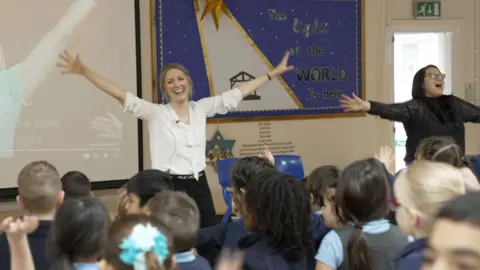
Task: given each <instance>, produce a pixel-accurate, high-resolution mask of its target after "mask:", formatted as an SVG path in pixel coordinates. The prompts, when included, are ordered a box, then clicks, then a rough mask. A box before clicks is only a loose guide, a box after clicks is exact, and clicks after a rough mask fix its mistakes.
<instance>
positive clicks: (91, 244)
mask: <svg viewBox="0 0 480 270" xmlns="http://www.w3.org/2000/svg"><path fill="white" fill-rule="evenodd" d="M109 225H110V216H109V213H108V210H107V208H106V207H105V205H104V204H103V202H101V201H100V200H99V199H97V198H94V197H83V198H77V199H67V200H65V201H64V203H63V204H62V205H61V206H60V207H59V208H58V211H57V213H56V216H55V220H54V221H53V224H52V227H51V230H50V239H49V241H48V242H47V243H48V250H49V255H50V257H51V258H52V259H54V260H55V262H54V264H53V265H52V269H53V270H68V269H74V267H73V265H72V263H73V262H77V261H80V262H82V261H92V260H95V259H98V258H100V257H101V256H102V255H103V251H104V249H105V246H106V243H107V233H108V227H109Z"/></svg>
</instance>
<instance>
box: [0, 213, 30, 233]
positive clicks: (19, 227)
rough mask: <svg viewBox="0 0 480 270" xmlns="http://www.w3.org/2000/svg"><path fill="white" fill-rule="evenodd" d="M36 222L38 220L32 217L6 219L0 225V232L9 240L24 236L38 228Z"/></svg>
mask: <svg viewBox="0 0 480 270" xmlns="http://www.w3.org/2000/svg"><path fill="white" fill-rule="evenodd" d="M38 222H39V221H38V218H37V217H34V216H24V217H20V218H14V217H7V218H5V219H4V220H3V221H2V223H0V231H2V232H4V233H6V234H7V236H8V237H10V238H12V237H13V238H15V237H21V236H26V235H27V234H29V233H31V232H33V231H35V230H36V229H37V228H38Z"/></svg>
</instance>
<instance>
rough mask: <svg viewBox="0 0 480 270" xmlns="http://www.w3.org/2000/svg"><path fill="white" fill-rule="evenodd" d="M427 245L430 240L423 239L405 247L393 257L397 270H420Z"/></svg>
mask: <svg viewBox="0 0 480 270" xmlns="http://www.w3.org/2000/svg"><path fill="white" fill-rule="evenodd" d="M427 244H428V238H421V239H417V240H415V241H413V242H411V243H409V244H408V245H407V246H405V247H404V248H403V249H402V250H400V251H399V252H398V253H397V254H396V255H395V256H394V257H393V261H394V263H395V269H396V270H420V269H421V267H422V262H423V259H422V258H423V250H424V249H425V248H426V247H427Z"/></svg>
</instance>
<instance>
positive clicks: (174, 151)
mask: <svg viewBox="0 0 480 270" xmlns="http://www.w3.org/2000/svg"><path fill="white" fill-rule="evenodd" d="M242 99H243V96H242V93H241V92H240V90H239V89H238V88H235V89H232V90H229V91H226V92H223V93H222V94H220V95H216V96H213V97H208V98H203V99H200V100H199V101H190V102H189V118H190V124H185V123H183V122H181V121H179V118H178V116H177V114H176V113H175V111H174V110H173V108H172V106H171V105H170V104H154V103H151V102H148V101H146V100H143V99H140V98H138V97H136V96H134V95H133V94H131V93H127V96H126V99H125V103H124V106H123V109H124V112H129V113H131V114H132V115H133V116H135V117H137V118H139V119H142V120H147V121H148V132H149V134H150V153H151V159H152V168H153V169H157V170H161V171H165V172H168V173H170V174H177V175H188V174H193V175H194V176H195V178H196V179H198V174H199V172H201V171H203V170H205V167H206V158H205V149H206V128H207V117H212V116H214V115H216V114H226V113H227V112H229V111H230V110H232V109H235V108H236V107H237V106H238V104H239V103H240V101H242Z"/></svg>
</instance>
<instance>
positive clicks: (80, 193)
mask: <svg viewBox="0 0 480 270" xmlns="http://www.w3.org/2000/svg"><path fill="white" fill-rule="evenodd" d="M61 180H62V188H63V191H64V192H65V198H81V197H90V196H92V193H91V189H92V188H91V184H90V179H88V177H87V176H86V175H85V174H84V173H82V172H79V171H69V172H67V173H66V174H64V175H63V176H62V178H61Z"/></svg>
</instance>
